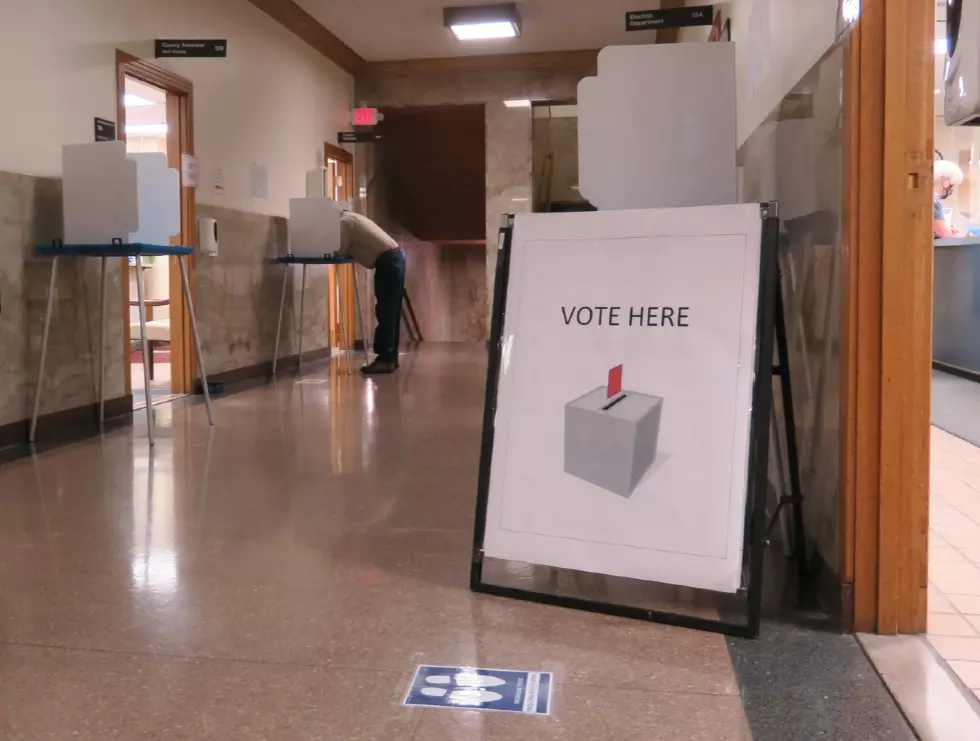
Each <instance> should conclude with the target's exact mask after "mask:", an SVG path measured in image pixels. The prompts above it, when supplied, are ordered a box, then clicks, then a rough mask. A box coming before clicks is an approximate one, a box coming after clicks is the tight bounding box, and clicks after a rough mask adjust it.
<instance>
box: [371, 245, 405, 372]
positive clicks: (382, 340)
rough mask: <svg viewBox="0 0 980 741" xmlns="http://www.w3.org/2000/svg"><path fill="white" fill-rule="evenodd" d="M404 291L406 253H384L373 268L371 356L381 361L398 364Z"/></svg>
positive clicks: (393, 251)
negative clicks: (374, 325)
mask: <svg viewBox="0 0 980 741" xmlns="http://www.w3.org/2000/svg"><path fill="white" fill-rule="evenodd" d="M404 290H405V253H404V252H402V251H401V250H391V251H390V252H385V253H384V254H383V255H381V257H379V258H378V261H377V262H376V263H375V265H374V298H375V301H376V303H375V306H374V311H375V315H376V316H377V318H378V326H377V328H376V329H375V330H374V354H375V355H377V356H378V359H379V360H382V361H393V360H398V347H399V344H400V338H401V325H402V293H403V292H404Z"/></svg>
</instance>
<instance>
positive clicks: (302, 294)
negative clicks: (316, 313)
mask: <svg viewBox="0 0 980 741" xmlns="http://www.w3.org/2000/svg"><path fill="white" fill-rule="evenodd" d="M305 311H306V265H303V278H302V283H301V285H300V289H299V367H298V369H297V370H298V372H299V373H300V374H302V373H303V315H304V313H305Z"/></svg>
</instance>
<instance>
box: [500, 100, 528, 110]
mask: <svg viewBox="0 0 980 741" xmlns="http://www.w3.org/2000/svg"><path fill="white" fill-rule="evenodd" d="M504 105H505V106H507V107H508V108H530V107H531V101H530V100H526V99H525V100H505V101H504Z"/></svg>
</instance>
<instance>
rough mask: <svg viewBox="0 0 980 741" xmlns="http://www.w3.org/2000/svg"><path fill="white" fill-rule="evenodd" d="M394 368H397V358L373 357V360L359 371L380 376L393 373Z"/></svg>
mask: <svg viewBox="0 0 980 741" xmlns="http://www.w3.org/2000/svg"><path fill="white" fill-rule="evenodd" d="M396 370H398V361H397V360H379V359H378V358H375V359H374V361H373V362H371V363H369V364H368V365H365V366H363V367H362V368H361V373H363V374H364V375H366V376H380V375H385V374H388V373H394V372H395V371H396Z"/></svg>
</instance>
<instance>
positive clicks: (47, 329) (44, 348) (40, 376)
mask: <svg viewBox="0 0 980 741" xmlns="http://www.w3.org/2000/svg"><path fill="white" fill-rule="evenodd" d="M57 279H58V258H57V257H55V258H54V259H53V260H52V261H51V281H50V282H49V283H48V308H47V309H46V310H45V312H44V331H43V332H42V333H41V358H40V360H39V362H38V366H37V382H36V383H35V384H34V409H33V411H32V412H31V431H30V435H28V437H27V439H28V440H29V441H30V442H34V438H35V437H36V435H37V413H38V411H39V410H40V408H41V385H42V384H43V382H44V364H45V362H46V361H47V359H48V336H49V335H50V333H51V313H52V311H53V310H54V292H55V287H56V285H55V284H56V282H57Z"/></svg>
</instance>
